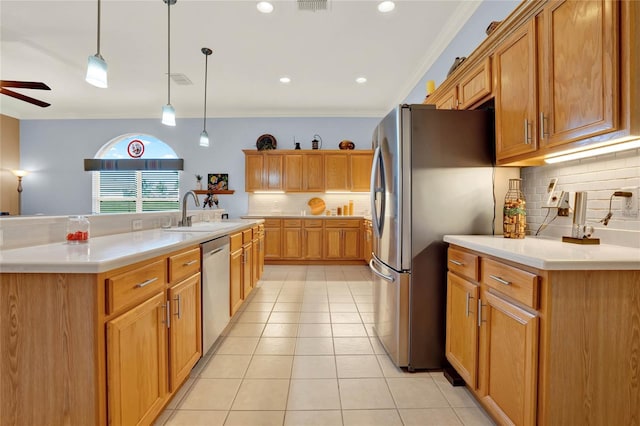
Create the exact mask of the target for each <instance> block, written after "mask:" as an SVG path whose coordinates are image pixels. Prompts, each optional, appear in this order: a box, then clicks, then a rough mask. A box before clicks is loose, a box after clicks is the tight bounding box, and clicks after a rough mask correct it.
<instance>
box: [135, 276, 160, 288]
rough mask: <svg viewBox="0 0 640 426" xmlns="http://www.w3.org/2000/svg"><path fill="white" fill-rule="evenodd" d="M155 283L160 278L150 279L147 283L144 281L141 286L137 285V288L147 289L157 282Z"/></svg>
mask: <svg viewBox="0 0 640 426" xmlns="http://www.w3.org/2000/svg"><path fill="white" fill-rule="evenodd" d="M155 281H158V277H155V278H150V279H148V280H146V281H143V282H141V283H139V284H136V288H142V287H146V286H148V285H149V284H151V283H152V282H155Z"/></svg>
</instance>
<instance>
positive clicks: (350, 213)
mask: <svg viewBox="0 0 640 426" xmlns="http://www.w3.org/2000/svg"><path fill="white" fill-rule="evenodd" d="M349 216H353V200H349Z"/></svg>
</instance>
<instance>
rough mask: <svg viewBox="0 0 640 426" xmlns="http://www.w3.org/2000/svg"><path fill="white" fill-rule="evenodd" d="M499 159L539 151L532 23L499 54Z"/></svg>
mask: <svg viewBox="0 0 640 426" xmlns="http://www.w3.org/2000/svg"><path fill="white" fill-rule="evenodd" d="M494 65H495V66H494V69H495V71H496V75H497V87H496V98H495V108H496V158H497V159H498V160H501V159H504V158H508V157H513V156H516V155H521V154H527V153H531V152H534V151H536V149H537V143H536V110H537V108H536V106H537V102H536V99H537V97H536V93H537V75H536V33H535V21H534V20H532V21H531V22H529V23H528V24H526V25H523V26H522V27H520V28H519V29H518V30H516V31H515V32H514V33H513V34H512V35H511V36H510V37H509V38H508V39H507V40H505V42H503V43H502V44H501V45H500V46H499V48H498V49H497V50H496V52H495V55H494Z"/></svg>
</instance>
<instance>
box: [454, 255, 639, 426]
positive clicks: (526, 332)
mask: <svg viewBox="0 0 640 426" xmlns="http://www.w3.org/2000/svg"><path fill="white" fill-rule="evenodd" d="M448 262H449V263H448V265H449V272H448V280H447V281H448V283H447V343H446V355H447V359H448V360H449V362H450V363H451V365H452V366H453V367H454V368H455V369H456V370H457V371H458V373H460V375H461V376H462V377H463V379H464V380H465V382H466V383H467V386H468V387H469V389H470V390H471V392H472V393H473V394H474V395H475V396H476V398H477V399H478V400H479V401H480V403H481V404H482V405H483V407H484V408H485V409H486V410H487V412H488V413H489V414H490V415H491V416H492V417H493V419H494V420H495V421H496V422H497V423H498V424H505V425H508V424H514V425H527V426H528V425H578V424H593V425H613V424H616V425H618V424H620V425H622V424H625V425H626V424H634V422H635V420H634V419H638V418H640V403H639V402H640V386H639V385H638V384H637V381H636V380H635V378H634V377H635V376H634V372H635V367H634V363H633V362H631V360H632V359H634V357H635V355H634V354H636V353H637V351H638V344H637V340H634V339H635V338H634V336H635V335H637V333H638V330H640V325H639V324H640V323H639V322H638V321H635V322H634V320H633V318H640V303H635V302H632V301H633V300H636V301H637V300H639V299H638V284H637V283H638V282H640V271H638V270H635V271H634V270H625V271H616V270H611V271H609V270H597V271H589V270H587V271H581V270H568V271H547V270H540V269H536V268H532V267H529V266H526V265H520V264H516V263H513V262H510V261H507V260H504V259H500V258H495V257H493V256H490V255H485V254H482V253H478V252H474V251H471V250H468V249H464V248H461V247H454V246H452V247H450V248H449V256H448ZM453 262H455V263H453ZM473 297H479V298H480V303H479V304H478V302H477V300H476V301H475V302H476V303H474V300H473ZM478 309H479V311H478ZM474 310H475V313H474V312H473V311H474ZM467 311H468V314H467ZM478 324H479V325H480V326H479V327H478V326H477V325H478ZM632 324H633V325H632ZM473 328H476V329H477V331H474V330H473ZM634 333H636V334H634ZM474 351H475V353H474ZM474 359H475V360H474Z"/></svg>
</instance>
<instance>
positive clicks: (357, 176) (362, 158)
mask: <svg viewBox="0 0 640 426" xmlns="http://www.w3.org/2000/svg"><path fill="white" fill-rule="evenodd" d="M349 161H350V166H351V190H352V191H361V192H368V191H369V187H370V186H371V163H372V162H373V154H372V153H366V154H355V153H352V154H351V155H350V156H349Z"/></svg>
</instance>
